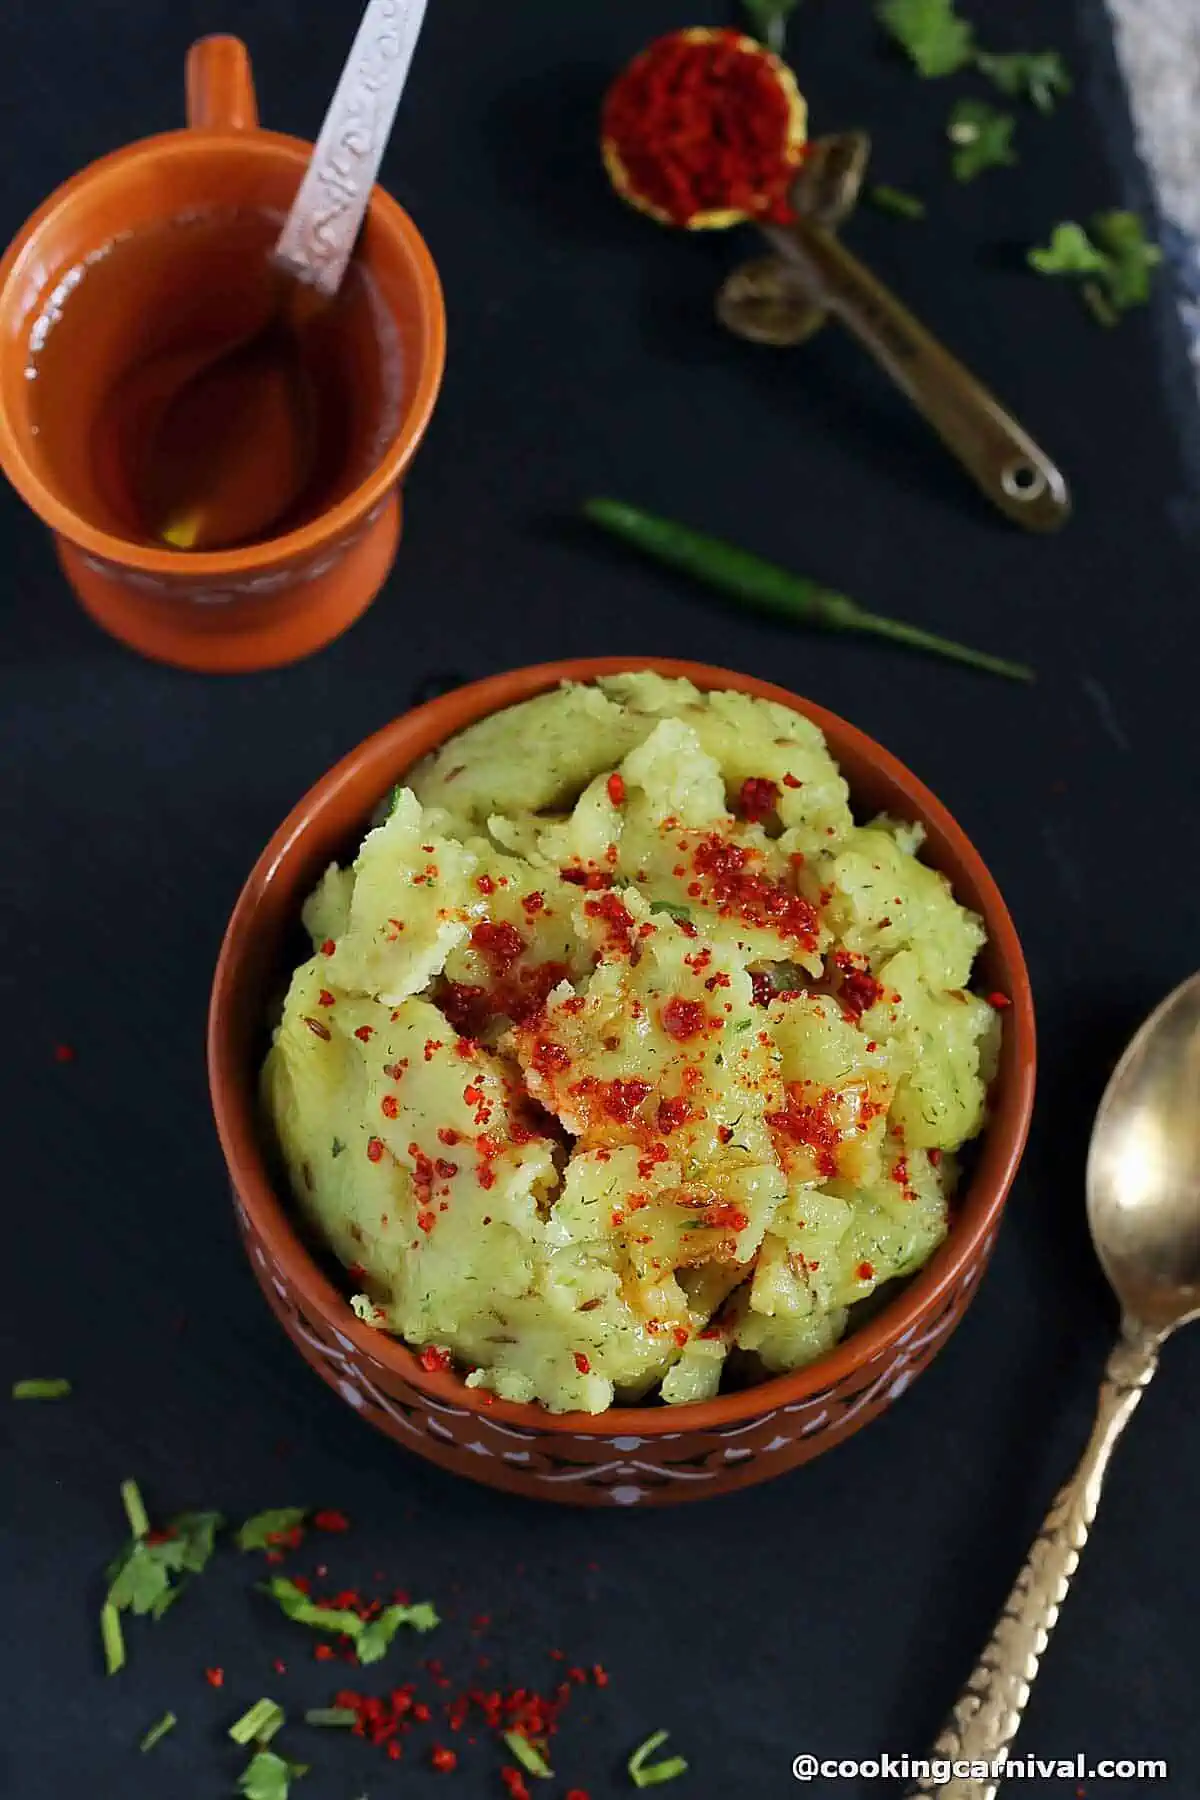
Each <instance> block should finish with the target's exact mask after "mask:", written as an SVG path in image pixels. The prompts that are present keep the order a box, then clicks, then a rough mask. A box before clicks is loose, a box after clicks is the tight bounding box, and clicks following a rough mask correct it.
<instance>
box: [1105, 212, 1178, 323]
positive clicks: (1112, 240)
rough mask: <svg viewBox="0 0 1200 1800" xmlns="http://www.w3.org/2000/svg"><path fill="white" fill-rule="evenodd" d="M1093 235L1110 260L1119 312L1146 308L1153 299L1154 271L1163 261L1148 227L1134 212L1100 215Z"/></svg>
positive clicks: (1110, 293) (1110, 287) (1109, 274)
mask: <svg viewBox="0 0 1200 1800" xmlns="http://www.w3.org/2000/svg"><path fill="white" fill-rule="evenodd" d="M1092 236H1093V237H1094V238H1095V240H1096V242H1097V243H1098V244H1099V245H1100V248H1101V249H1102V250H1103V251H1104V253H1105V255H1106V257H1107V258H1108V266H1107V271H1106V275H1107V286H1108V298H1109V299H1110V300H1111V301H1112V303H1113V305H1114V306H1115V307H1116V309H1117V311H1118V312H1125V311H1126V309H1127V308H1128V307H1131V306H1143V305H1144V304H1145V303H1146V301H1147V300H1148V299H1149V298H1150V272H1151V270H1152V269H1156V268H1157V267H1158V265H1159V263H1161V261H1162V251H1161V250H1160V249H1159V247H1158V245H1157V244H1153V243H1151V242H1150V240H1149V239H1148V238H1147V236H1146V228H1145V226H1144V225H1143V224H1142V221H1141V220H1140V219H1139V218H1138V216H1137V214H1136V213H1134V212H1103V213H1097V214H1096V215H1095V217H1094V218H1093V219H1092Z"/></svg>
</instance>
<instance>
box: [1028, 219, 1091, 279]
mask: <svg viewBox="0 0 1200 1800" xmlns="http://www.w3.org/2000/svg"><path fill="white" fill-rule="evenodd" d="M1028 261H1029V266H1030V268H1033V269H1036V270H1037V272H1038V274H1039V275H1092V274H1101V273H1103V271H1104V268H1105V258H1104V255H1103V253H1102V252H1101V251H1099V250H1098V249H1097V248H1096V246H1095V244H1093V242H1092V240H1091V238H1090V237H1089V236H1088V234H1087V232H1086V231H1085V230H1084V229H1083V226H1082V225H1076V224H1075V222H1074V220H1072V219H1065V220H1064V221H1063V223H1062V224H1061V225H1056V226H1055V227H1054V230H1053V231H1052V232H1051V233H1050V242H1049V243H1048V244H1047V246H1046V248H1045V249H1044V250H1037V249H1034V250H1031V251H1030V252H1029V257H1028Z"/></svg>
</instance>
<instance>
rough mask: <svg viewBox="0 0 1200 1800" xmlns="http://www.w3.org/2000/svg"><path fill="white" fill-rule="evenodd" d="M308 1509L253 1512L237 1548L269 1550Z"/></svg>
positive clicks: (301, 1520) (275, 1508) (241, 1530)
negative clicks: (275, 1539) (273, 1539)
mask: <svg viewBox="0 0 1200 1800" xmlns="http://www.w3.org/2000/svg"><path fill="white" fill-rule="evenodd" d="M335 1141H336V1140H335ZM308 1511H309V1509H308V1507H307V1506H272V1507H268V1509H267V1510H266V1511H265V1512H260V1513H255V1514H254V1515H253V1517H252V1518H249V1519H247V1520H246V1522H245V1524H244V1525H242V1526H240V1527H239V1528H238V1533H237V1538H236V1540H235V1541H236V1543H237V1547H238V1549H239V1550H269V1549H270V1547H271V1539H272V1538H275V1537H279V1536H281V1535H282V1533H284V1532H285V1531H294V1530H295V1528H296V1526H297V1525H303V1523H304V1521H305V1519H307V1517H308Z"/></svg>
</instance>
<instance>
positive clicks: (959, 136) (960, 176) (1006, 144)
mask: <svg viewBox="0 0 1200 1800" xmlns="http://www.w3.org/2000/svg"><path fill="white" fill-rule="evenodd" d="M1015 125H1016V120H1015V119H1014V117H1013V115H1012V114H1011V113H1006V112H998V111H997V109H996V108H995V107H994V106H989V105H988V103H987V101H986V100H960V101H958V103H957V104H956V105H955V107H954V110H953V111H952V112H951V114H950V117H949V119H948V120H947V123H946V136H947V137H948V138H949V139H950V142H951V143H952V144H953V145H954V154H953V156H952V157H951V159H950V160H951V167H952V168H953V170H954V175H955V179H956V180H958V181H974V179H975V177H976V176H977V175H982V174H983V172H984V170H985V169H1000V168H1004V167H1005V166H1007V165H1010V164H1012V163H1015V162H1016V160H1017V155H1016V151H1015V150H1014V149H1013V147H1012V134H1013V129H1014V127H1015Z"/></svg>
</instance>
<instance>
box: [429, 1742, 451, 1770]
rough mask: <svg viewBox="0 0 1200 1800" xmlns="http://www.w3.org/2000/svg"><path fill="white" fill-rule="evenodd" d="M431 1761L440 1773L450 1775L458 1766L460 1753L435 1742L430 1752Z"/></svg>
mask: <svg viewBox="0 0 1200 1800" xmlns="http://www.w3.org/2000/svg"><path fill="white" fill-rule="evenodd" d="M429 1761H430V1764H431V1765H432V1767H433V1768H435V1769H437V1770H438V1771H439V1773H441V1774H443V1775H448V1774H450V1773H451V1771H452V1770H454V1769H457V1767H458V1754H457V1752H456V1751H454V1750H447V1749H445V1748H444V1747H443V1746H442V1745H441V1744H435V1745H434V1747H433V1749H432V1750H431V1751H430V1752H429Z"/></svg>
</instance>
